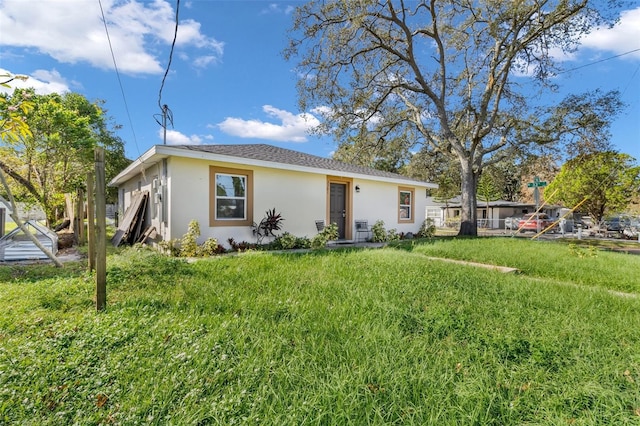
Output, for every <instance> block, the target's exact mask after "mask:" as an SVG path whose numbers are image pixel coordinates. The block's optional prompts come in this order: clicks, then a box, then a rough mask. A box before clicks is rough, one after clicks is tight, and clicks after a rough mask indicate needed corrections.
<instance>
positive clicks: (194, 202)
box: [109, 144, 437, 245]
mask: <svg viewBox="0 0 640 426" xmlns="http://www.w3.org/2000/svg"><path fill="white" fill-rule="evenodd" d="M109 186H115V187H118V198H119V210H120V211H123V212H125V214H124V217H123V222H127V223H128V222H130V219H131V216H133V215H132V214H129V213H128V212H127V209H128V208H129V207H130V206H131V205H132V204H134V205H136V206H134V209H136V210H138V211H140V212H141V213H140V215H141V217H140V218H139V220H135V219H134V220H133V222H138V223H137V226H138V228H139V229H141V230H145V229H146V230H153V231H155V232H143V234H148V235H151V236H152V237H153V234H155V241H159V240H171V239H175V238H181V237H182V236H183V235H184V234H185V233H186V232H187V227H188V224H189V222H190V221H192V220H196V221H198V223H199V225H200V231H201V237H200V239H199V242H202V241H204V239H206V238H216V239H217V240H218V242H219V243H220V244H224V245H227V241H228V239H229V238H233V239H234V240H235V241H237V242H240V241H248V242H252V241H255V236H254V235H253V232H252V228H251V226H252V224H253V223H254V222H256V223H257V222H260V220H261V219H262V218H263V217H264V216H265V213H266V211H267V210H269V209H272V208H275V210H276V212H277V213H280V214H281V215H282V217H283V218H284V221H283V228H282V232H285V231H286V232H289V233H291V234H293V235H295V236H298V237H303V236H307V237H312V236H314V235H315V234H316V233H317V232H318V231H317V229H316V221H318V220H322V221H324V222H325V223H333V222H335V223H337V224H338V232H339V238H340V239H343V240H352V239H354V238H355V229H354V228H355V227H354V223H355V221H356V220H367V221H368V224H369V226H371V225H373V224H374V223H375V222H376V221H377V220H383V221H384V224H385V227H386V229H391V228H395V229H396V230H397V231H398V232H404V233H407V232H413V233H415V232H417V231H418V230H419V229H420V226H421V225H422V222H423V221H424V219H425V216H424V213H425V208H426V202H427V197H426V195H427V191H428V190H429V189H432V188H437V185H435V184H433V183H427V182H423V181H420V180H416V179H412V178H408V177H406V176H402V175H399V174H395V173H389V172H384V171H381V170H376V169H371V168H367V167H361V166H356V165H352V164H346V163H342V162H339V161H336V160H332V159H329V158H323V157H318V156H314V155H309V154H305V153H302V152H297V151H292V150H289V149H283V148H278V147H275V146H271V145H264V144H255V145H253V144H252V145H156V146H154V147H152V148H151V149H149V150H148V151H147V152H145V153H144V154H143V155H142V156H141V157H140V158H138V159H137V160H136V161H134V162H133V163H132V164H131V165H129V166H128V167H127V168H126V169H125V170H123V171H122V172H121V173H120V174H118V175H117V176H116V177H115V178H113V180H112V181H111V182H110V183H109ZM147 194H148V196H146V195H147ZM138 205H140V206H138ZM132 210H133V209H132ZM125 226H126V224H125Z"/></svg>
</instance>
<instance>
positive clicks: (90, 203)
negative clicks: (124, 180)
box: [87, 172, 96, 272]
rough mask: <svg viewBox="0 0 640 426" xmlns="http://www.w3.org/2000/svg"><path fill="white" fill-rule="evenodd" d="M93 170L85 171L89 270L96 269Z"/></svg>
mask: <svg viewBox="0 0 640 426" xmlns="http://www.w3.org/2000/svg"><path fill="white" fill-rule="evenodd" d="M93 181H94V179H93V172H89V173H87V243H88V256H89V265H88V268H89V272H91V271H95V270H96V215H95V210H94V205H95V198H94V193H95V191H94V186H95V185H94V182H93Z"/></svg>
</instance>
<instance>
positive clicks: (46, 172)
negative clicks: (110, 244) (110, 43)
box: [0, 89, 128, 224]
mask: <svg viewBox="0 0 640 426" xmlns="http://www.w3.org/2000/svg"><path fill="white" fill-rule="evenodd" d="M0 98H1V101H0V119H2V120H5V119H6V118H7V117H11V114H12V112H15V111H16V110H20V111H21V121H22V122H23V124H24V125H25V126H26V127H25V128H28V130H29V131H28V132H15V131H13V132H3V134H2V140H1V142H0V154H1V155H0V168H1V169H2V171H3V172H4V173H5V174H6V175H8V176H9V177H10V178H11V180H10V182H11V187H12V192H13V194H14V195H15V197H16V198H17V199H18V200H22V201H30V202H33V203H36V204H38V205H40V206H41V207H42V208H43V210H44V211H45V213H46V215H47V221H48V223H49V224H52V223H53V222H55V221H56V220H57V219H58V218H59V217H60V216H61V215H62V213H63V212H64V193H67V192H74V191H75V190H76V189H78V188H83V187H84V185H85V179H86V176H87V172H88V171H89V170H91V169H92V167H93V153H94V147H96V146H102V147H103V148H105V153H106V155H105V156H106V158H107V161H108V162H109V168H108V170H107V174H108V175H110V176H113V175H115V173H117V172H118V171H119V170H121V169H122V168H123V167H124V166H125V165H126V164H127V163H128V160H126V158H125V157H124V144H123V142H122V141H121V140H120V139H119V138H118V137H116V136H115V135H114V134H113V132H112V130H110V129H109V128H108V122H107V119H106V117H105V115H104V111H103V109H102V108H101V106H100V104H99V103H91V102H89V101H88V100H87V99H86V98H84V97H83V96H82V95H79V94H77V93H65V94H62V95H60V94H57V93H53V94H48V95H38V94H36V93H35V92H34V90H33V89H28V90H23V89H16V90H15V91H14V92H13V94H12V95H7V94H2V95H0ZM24 105H28V106H29V107H28V109H26V110H25V108H24Z"/></svg>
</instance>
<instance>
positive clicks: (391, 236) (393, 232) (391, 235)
mask: <svg viewBox="0 0 640 426" xmlns="http://www.w3.org/2000/svg"><path fill="white" fill-rule="evenodd" d="M401 237H402V235H401V234H398V230H397V229H395V228H391V229H389V231H387V241H399V240H400V239H401Z"/></svg>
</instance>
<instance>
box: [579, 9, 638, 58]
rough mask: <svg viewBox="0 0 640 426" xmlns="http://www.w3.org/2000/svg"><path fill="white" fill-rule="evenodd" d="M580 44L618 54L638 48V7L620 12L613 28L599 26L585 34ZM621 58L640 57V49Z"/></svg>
mask: <svg viewBox="0 0 640 426" xmlns="http://www.w3.org/2000/svg"><path fill="white" fill-rule="evenodd" d="M582 46H583V47H587V48H591V49H595V50H599V51H605V52H612V53H614V54H618V55H619V54H622V53H626V52H629V51H632V50H635V49H638V48H640V7H638V8H636V9H631V10H626V11H624V12H622V13H621V14H620V21H619V22H618V24H617V25H616V26H614V27H613V28H599V29H597V30H595V31H593V32H591V33H590V34H588V35H587V36H585V37H584V38H583V40H582ZM623 58H633V59H640V51H637V52H634V53H631V54H629V55H626V56H623Z"/></svg>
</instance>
